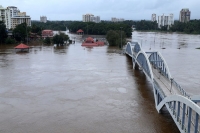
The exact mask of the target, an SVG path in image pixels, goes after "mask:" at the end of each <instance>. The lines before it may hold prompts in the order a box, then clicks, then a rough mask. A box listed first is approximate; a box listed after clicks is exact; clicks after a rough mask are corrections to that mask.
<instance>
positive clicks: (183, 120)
mask: <svg viewBox="0 0 200 133" xmlns="http://www.w3.org/2000/svg"><path fill="white" fill-rule="evenodd" d="M184 124H185V104H183V116H182V129H183V130H184Z"/></svg>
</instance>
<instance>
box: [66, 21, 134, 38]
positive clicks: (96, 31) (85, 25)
mask: <svg viewBox="0 0 200 133" xmlns="http://www.w3.org/2000/svg"><path fill="white" fill-rule="evenodd" d="M67 27H68V29H69V30H70V32H74V33H76V31H78V30H79V29H82V30H83V31H84V34H91V35H106V34H107V32H108V31H110V30H121V28H120V27H122V31H124V32H125V34H126V36H127V37H131V35H132V28H131V26H129V25H128V24H125V23H112V22H101V23H93V22H73V23H70V24H69V25H68V26H67Z"/></svg>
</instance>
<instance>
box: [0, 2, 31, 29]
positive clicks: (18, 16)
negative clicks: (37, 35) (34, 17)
mask: <svg viewBox="0 0 200 133" xmlns="http://www.w3.org/2000/svg"><path fill="white" fill-rule="evenodd" d="M0 20H1V21H4V23H5V25H6V28H7V29H14V28H15V27H16V26H17V25H19V24H21V23H27V25H28V26H31V18H30V16H27V15H26V12H20V10H19V9H18V8H17V7H15V6H8V7H7V8H3V7H2V6H1V5H0Z"/></svg>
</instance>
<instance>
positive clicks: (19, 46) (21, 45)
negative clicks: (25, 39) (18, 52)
mask: <svg viewBox="0 0 200 133" xmlns="http://www.w3.org/2000/svg"><path fill="white" fill-rule="evenodd" d="M27 48H29V46H27V45H25V44H23V43H21V44H19V45H17V46H16V47H15V49H27Z"/></svg>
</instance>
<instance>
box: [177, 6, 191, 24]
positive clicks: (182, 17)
mask: <svg viewBox="0 0 200 133" xmlns="http://www.w3.org/2000/svg"><path fill="white" fill-rule="evenodd" d="M190 16H191V12H190V10H189V9H188V8H183V9H181V11H180V14H179V21H180V22H184V23H185V22H186V23H187V22H189V21H190Z"/></svg>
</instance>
